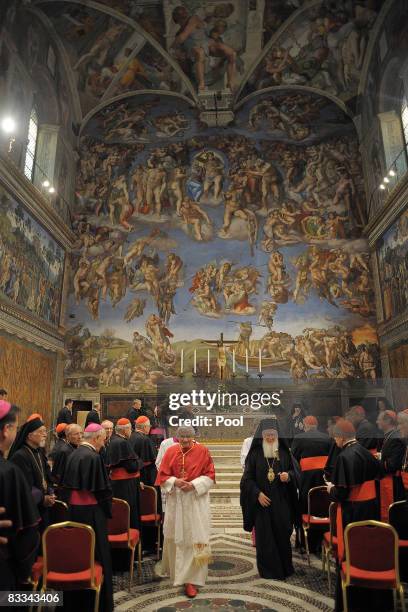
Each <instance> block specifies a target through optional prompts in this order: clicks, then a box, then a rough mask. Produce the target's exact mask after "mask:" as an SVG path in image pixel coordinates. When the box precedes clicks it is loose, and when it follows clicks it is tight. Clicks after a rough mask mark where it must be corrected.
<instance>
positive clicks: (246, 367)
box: [245, 349, 249, 374]
mask: <svg viewBox="0 0 408 612" xmlns="http://www.w3.org/2000/svg"><path fill="white" fill-rule="evenodd" d="M248 370H249V366H248V349H245V371H246V373H247V374H248Z"/></svg>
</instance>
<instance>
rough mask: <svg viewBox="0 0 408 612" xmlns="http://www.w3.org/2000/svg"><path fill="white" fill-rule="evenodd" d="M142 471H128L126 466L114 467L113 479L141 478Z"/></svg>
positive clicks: (111, 475)
mask: <svg viewBox="0 0 408 612" xmlns="http://www.w3.org/2000/svg"><path fill="white" fill-rule="evenodd" d="M139 477H140V472H127V471H126V470H125V468H121V467H119V468H112V470H111V473H110V479H111V480H130V479H131V478H139Z"/></svg>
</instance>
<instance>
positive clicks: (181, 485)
mask: <svg viewBox="0 0 408 612" xmlns="http://www.w3.org/2000/svg"><path fill="white" fill-rule="evenodd" d="M174 486H175V487H177V488H178V489H181V490H182V491H192V490H193V489H194V485H193V484H191V482H188V481H187V480H183V479H182V478H176V480H175V481H174Z"/></svg>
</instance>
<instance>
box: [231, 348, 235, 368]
mask: <svg viewBox="0 0 408 612" xmlns="http://www.w3.org/2000/svg"><path fill="white" fill-rule="evenodd" d="M232 373H233V374H235V349H232Z"/></svg>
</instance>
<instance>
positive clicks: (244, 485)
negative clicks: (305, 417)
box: [241, 443, 299, 580]
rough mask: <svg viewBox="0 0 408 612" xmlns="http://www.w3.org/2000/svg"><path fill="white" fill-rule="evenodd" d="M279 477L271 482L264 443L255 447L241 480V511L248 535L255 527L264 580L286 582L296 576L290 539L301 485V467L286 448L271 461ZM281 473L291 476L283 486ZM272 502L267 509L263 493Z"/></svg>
mask: <svg viewBox="0 0 408 612" xmlns="http://www.w3.org/2000/svg"><path fill="white" fill-rule="evenodd" d="M268 461H269V465H270V466H271V467H272V465H273V471H274V474H275V479H274V481H273V482H269V480H268V478H267V473H268V469H269V468H268V463H267V460H266V459H265V456H264V453H263V449H262V443H261V445H260V446H255V447H251V449H250V451H249V453H248V456H247V458H246V461H245V470H244V474H243V476H242V479H241V507H242V513H243V518H244V529H245V531H252V529H253V528H254V527H255V542H256V561H257V566H258V572H259V575H260V576H261V578H274V579H277V580H283V579H285V578H286V577H287V576H290V575H291V574H293V572H294V569H293V565H292V548H291V543H290V537H291V535H292V532H293V527H294V525H295V524H296V523H297V522H298V498H297V490H296V489H297V483H298V479H299V466H298V465H297V462H296V460H295V459H294V458H293V457H292V455H291V453H290V451H289V450H288V449H287V448H286V446H285V445H283V444H279V459H278V460H276V459H275V460H274V459H268ZM279 472H288V473H289V478H290V480H289V482H281V481H280V479H279V476H278V473H279ZM260 492H262V493H264V494H265V495H267V496H268V497H269V498H270V499H271V500H272V501H271V504H270V506H269V507H267V508H263V507H262V506H261V504H260V503H259V501H258V496H259V493H260Z"/></svg>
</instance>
